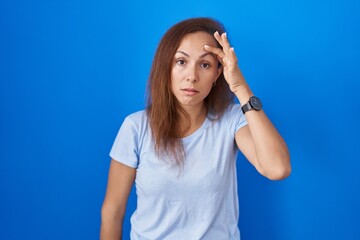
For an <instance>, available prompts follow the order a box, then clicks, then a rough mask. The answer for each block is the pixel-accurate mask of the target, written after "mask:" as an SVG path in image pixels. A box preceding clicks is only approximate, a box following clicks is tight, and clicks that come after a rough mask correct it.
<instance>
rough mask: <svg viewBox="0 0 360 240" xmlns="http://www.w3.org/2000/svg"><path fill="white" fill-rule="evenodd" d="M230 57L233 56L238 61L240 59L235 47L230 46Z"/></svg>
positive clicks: (233, 59)
mask: <svg viewBox="0 0 360 240" xmlns="http://www.w3.org/2000/svg"><path fill="white" fill-rule="evenodd" d="M230 57H231V59H232V61H234V62H235V63H237V61H238V59H237V56H236V53H235V49H234V48H233V47H231V48H230Z"/></svg>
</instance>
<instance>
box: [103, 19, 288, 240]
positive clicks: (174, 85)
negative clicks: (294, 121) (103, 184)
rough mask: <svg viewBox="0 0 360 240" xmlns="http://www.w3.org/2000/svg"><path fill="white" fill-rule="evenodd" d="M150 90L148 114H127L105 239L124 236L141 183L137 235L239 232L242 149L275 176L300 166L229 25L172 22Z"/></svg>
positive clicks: (107, 203) (115, 158)
mask: <svg viewBox="0 0 360 240" xmlns="http://www.w3.org/2000/svg"><path fill="white" fill-rule="evenodd" d="M148 91H149V99H148V106H147V109H146V111H140V112H136V113H134V114H131V115H129V116H128V117H127V118H126V119H125V120H124V122H123V124H122V126H121V128H120V130H119V133H118V135H117V137H116V140H115V142H114V145H113V147H112V149H111V152H110V156H111V158H112V160H111V165H110V170H109V179H108V186H107V191H106V196H105V200H104V203H103V207H102V223H101V239H103V240H105V239H120V238H121V234H122V222H123V218H124V214H125V209H126V203H127V199H128V196H129V193H130V190H131V186H132V184H133V182H134V181H135V185H136V193H137V198H138V201H137V209H136V211H135V212H134V213H133V215H132V217H131V225H132V227H131V233H130V235H131V239H239V238H240V233H239V229H238V214H239V210H238V195H237V184H236V163H235V161H236V155H237V149H240V151H241V152H242V153H243V154H244V155H245V157H246V158H247V159H248V160H249V161H250V162H251V164H252V165H253V166H254V167H255V168H256V169H257V171H258V172H259V173H260V174H262V175H264V176H265V177H267V178H269V179H274V180H275V179H282V178H285V177H287V176H288V175H289V174H290V169H291V167H290V161H289V153H288V150H287V146H286V143H285V142H284V140H283V139H282V138H281V136H280V135H279V133H278V132H277V131H276V129H275V128H274V126H273V125H272V123H271V122H270V121H269V119H268V118H267V117H266V115H265V113H264V111H263V110H262V105H261V102H260V100H259V99H258V98H257V97H255V96H253V93H252V91H251V89H250V87H249V86H248V85H247V83H246V81H245V79H244V77H243V75H242V73H241V71H240V69H239V67H238V65H237V58H236V54H235V52H234V49H233V48H232V47H231V46H230V44H229V41H228V39H227V36H226V33H225V30H224V28H223V26H222V25H221V24H220V23H219V22H217V21H215V20H213V19H209V18H194V19H188V20H185V21H182V22H180V23H178V24H176V25H174V26H173V27H172V28H170V29H169V30H168V31H167V32H166V34H165V35H164V37H163V38H162V40H161V42H160V44H159V46H158V49H157V51H156V54H155V58H154V61H153V66H152V69H151V74H150V78H149V83H148ZM234 95H235V96H236V97H237V98H238V100H239V101H240V103H241V104H242V106H241V105H239V104H234V103H233V98H234Z"/></svg>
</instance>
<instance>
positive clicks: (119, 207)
mask: <svg viewBox="0 0 360 240" xmlns="http://www.w3.org/2000/svg"><path fill="white" fill-rule="evenodd" d="M135 175H136V169H134V168H131V167H128V166H126V165H124V164H122V163H119V162H117V161H115V160H111V164H110V170H109V177H108V185H107V189H106V195H105V199H104V203H103V205H102V209H101V228H100V239H101V240H113V239H116V240H119V239H122V236H121V235H122V225H123V219H124V215H125V210H126V203H127V200H128V197H129V194H130V191H131V186H132V185H133V183H134V180H135Z"/></svg>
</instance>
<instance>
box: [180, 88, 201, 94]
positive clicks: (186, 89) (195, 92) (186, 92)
mask: <svg viewBox="0 0 360 240" xmlns="http://www.w3.org/2000/svg"><path fill="white" fill-rule="evenodd" d="M181 91H182V92H184V93H185V94H186V95H189V96H193V95H195V94H197V93H199V91H198V90H196V89H195V88H182V89H181Z"/></svg>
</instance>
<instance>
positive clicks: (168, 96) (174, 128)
mask: <svg viewBox="0 0 360 240" xmlns="http://www.w3.org/2000/svg"><path fill="white" fill-rule="evenodd" d="M216 31H218V32H219V33H220V34H221V33H223V32H225V28H224V26H223V25H222V24H221V23H220V22H218V21H216V20H214V19H211V18H191V19H187V20H184V21H182V22H179V23H177V24H175V25H174V26H173V27H171V28H170V29H169V30H168V31H167V32H166V33H165V35H164V36H163V38H162V39H161V41H160V43H159V46H158V48H157V50H156V53H155V56H154V60H153V64H152V68H151V72H150V77H149V80H148V88H147V92H148V103H147V115H148V119H149V124H150V127H151V131H152V134H153V137H154V140H155V151H156V153H157V155H158V156H160V157H164V156H167V158H163V159H169V158H170V159H172V160H171V161H172V163H175V164H176V165H178V166H183V164H184V157H185V153H184V148H183V145H182V141H181V137H182V135H183V132H182V131H181V129H180V123H179V120H180V116H184V117H185V118H186V119H189V116H188V114H187V113H186V112H185V111H184V109H183V108H182V107H181V106H180V104H179V102H178V101H177V99H176V98H175V96H174V94H173V93H172V91H171V67H172V63H173V58H174V55H175V53H176V50H177V49H178V47H179V46H180V43H181V40H182V39H183V38H184V37H185V36H186V35H187V34H189V33H194V32H206V33H208V34H210V35H211V36H213V34H214V32H216ZM215 42H217V41H216V40H215ZM218 47H219V48H221V46H220V45H219V44H218ZM233 99H234V95H233V93H232V92H231V91H230V89H229V86H228V84H227V82H226V81H225V78H224V75H223V74H222V73H221V74H220V76H219V78H218V79H217V81H216V85H215V86H214V87H213V88H212V89H211V92H210V93H209V95H208V96H207V97H206V98H205V100H204V103H205V107H206V110H207V112H208V113H212V115H214V116H215V117H216V118H219V117H220V116H221V115H222V114H223V113H224V111H225V109H226V108H227V107H228V105H229V104H230V103H231V102H232V101H233Z"/></svg>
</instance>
